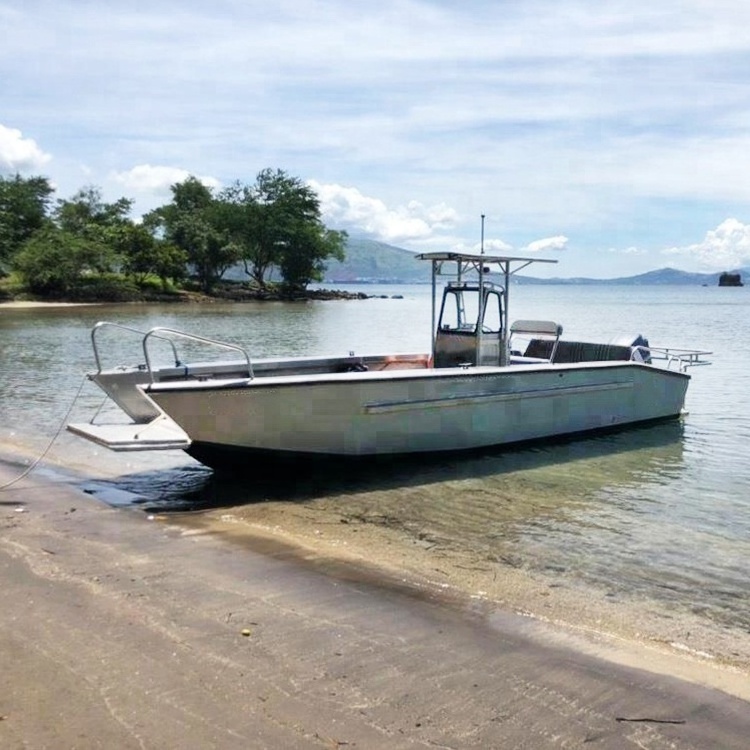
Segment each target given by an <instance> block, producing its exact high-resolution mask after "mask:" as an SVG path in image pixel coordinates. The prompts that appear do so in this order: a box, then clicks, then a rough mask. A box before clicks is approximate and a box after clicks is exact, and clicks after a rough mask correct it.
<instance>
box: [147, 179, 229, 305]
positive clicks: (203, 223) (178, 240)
mask: <svg viewBox="0 0 750 750" xmlns="http://www.w3.org/2000/svg"><path fill="white" fill-rule="evenodd" d="M171 189H172V202H171V203H169V204H168V205H166V206H162V207H161V208H158V209H156V210H155V211H153V212H151V214H149V215H148V216H147V217H146V218H145V220H144V221H145V222H146V223H147V224H148V225H149V226H151V227H153V228H154V229H155V231H156V232H157V233H158V234H160V235H161V236H162V237H163V239H165V240H166V241H167V242H169V243H171V244H172V245H174V246H175V247H177V248H179V249H180V250H182V251H184V252H185V254H186V256H187V259H188V263H189V264H190V266H191V267H192V269H193V270H194V272H195V274H196V276H197V277H198V281H199V283H200V285H201V288H202V289H203V290H204V291H205V292H210V291H211V289H212V288H213V286H214V284H215V283H216V282H217V281H218V280H219V279H220V278H221V277H222V276H223V275H224V273H225V272H226V271H227V269H229V268H230V267H231V266H232V265H234V264H235V263H237V261H238V260H239V259H240V252H239V248H238V246H237V245H236V243H234V242H232V241H231V239H230V235H229V233H228V231H227V229H226V226H225V222H224V220H223V219H222V206H221V205H220V203H219V202H218V201H217V200H216V198H214V195H213V192H212V191H211V189H210V188H208V187H206V186H205V185H204V184H203V183H201V182H200V180H198V179H197V178H196V177H192V176H191V177H188V178H187V179H186V180H185V181H184V182H181V183H178V184H176V185H172V188H171Z"/></svg>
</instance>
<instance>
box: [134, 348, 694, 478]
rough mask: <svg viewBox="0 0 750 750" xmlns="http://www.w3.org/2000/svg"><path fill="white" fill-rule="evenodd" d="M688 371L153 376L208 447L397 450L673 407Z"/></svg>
mask: <svg viewBox="0 0 750 750" xmlns="http://www.w3.org/2000/svg"><path fill="white" fill-rule="evenodd" d="M689 380H690V376H689V375H687V374H685V373H684V372H679V371H671V370H664V369H661V368H654V367H651V366H649V365H644V364H640V363H636V362H600V363H585V364H576V365H559V364H558V365H535V366H534V365H513V366H507V367H471V368H467V369H463V368H458V369H455V368H451V369H444V370H440V369H438V370H423V371H394V372H361V373H360V372H356V373H341V374H328V375H312V376H310V375H308V376H304V377H302V376H286V377H265V378H256V379H246V380H241V381H240V380H237V381H228V382H221V383H217V382H207V383H200V382H198V383H196V382H186V383H174V384H170V383H156V384H153V385H150V386H147V387H146V388H145V389H144V390H145V393H146V394H147V395H148V397H150V398H151V399H153V401H154V402H155V403H156V404H157V405H158V406H159V408H160V409H162V410H163V411H164V412H165V413H166V414H167V415H169V417H170V418H171V419H172V420H174V422H176V423H177V424H178V425H179V426H180V427H181V428H182V429H183V430H184V431H185V432H186V433H187V434H188V435H189V436H190V438H191V440H192V446H193V451H194V452H195V453H200V454H201V461H204V462H207V463H210V460H206V458H207V457H208V458H209V459H210V454H211V453H215V454H217V455H218V454H220V453H221V452H226V453H232V454H234V455H238V454H239V453H241V452H242V451H246V452H249V453H256V454H257V453H261V454H262V453H274V454H288V455H295V454H296V455H308V456H311V457H314V456H315V455H320V456H324V455H325V456H341V457H367V456H389V455H391V456H394V455H402V454H412V453H428V452H430V453H434V452H442V451H460V450H470V449H477V448H484V447H489V446H495V445H504V444H509V443H516V442H523V441H528V440H535V439H542V438H550V437H555V436H560V435H566V434H574V433H585V432H589V431H597V430H602V429H611V428H615V427H619V426H624V425H628V424H635V423H639V422H646V421H652V420H658V419H664V418H668V417H673V416H678V415H679V414H680V413H681V411H682V409H683V406H684V400H685V394H686V391H687V386H688V382H689Z"/></svg>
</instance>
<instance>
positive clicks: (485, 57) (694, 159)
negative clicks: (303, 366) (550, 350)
mask: <svg viewBox="0 0 750 750" xmlns="http://www.w3.org/2000/svg"><path fill="white" fill-rule="evenodd" d="M749 70H750V3H747V2H745V1H744V0H680V1H679V2H676V1H673V0H659V2H653V0H651V2H643V1H642V0H630V1H629V2H625V1H622V2H621V1H610V0H577V1H574V2H561V1H559V0H557V1H554V2H544V1H540V0H524V1H523V2H520V1H518V0H517V1H516V2H504V1H503V0H495V1H490V0H431V1H426V0H422V1H421V2H415V1H411V0H379V1H378V2H377V3H371V2H367V3H365V2H353V1H352V0H277V1H276V2H268V1H267V0H265V1H263V2H259V1H257V0H212V2H197V0H171V1H167V0H149V1H148V2H143V0H130V2H127V3H123V2H114V1H113V0H98V1H95V0H48V1H39V0H22V1H21V0H0V173H3V174H9V173H15V172H20V173H21V174H22V175H32V174H42V175H45V176H47V177H49V178H50V179H51V181H52V183H53V184H54V185H55V186H56V188H57V197H60V198H67V197H70V196H72V195H73V193H75V192H76V191H77V190H78V189H80V188H81V187H84V186H89V185H94V186H98V187H100V188H101V189H102V191H103V193H104V197H105V199H107V200H115V199H117V198H119V197H122V196H125V197H128V198H132V199H134V201H135V214H136V215H139V214H141V213H143V212H145V211H148V210H149V209H151V208H154V207H155V206H158V205H161V204H163V203H165V202H168V200H169V198H170V191H169V186H170V185H171V184H174V183H175V182H178V181H180V180H182V179H184V178H185V177H186V176H187V175H188V174H193V175H196V176H197V177H199V178H201V179H202V180H204V181H205V182H206V184H209V185H212V186H217V187H219V186H222V185H227V184H229V183H231V182H233V181H235V180H240V181H242V182H245V183H252V182H254V180H255V176H256V174H257V173H258V172H259V171H260V170H261V169H264V168H266V167H271V168H274V169H276V168H280V169H284V170H285V171H287V172H288V173H289V174H291V175H294V176H296V177H300V178H301V179H303V180H306V181H309V183H310V184H311V185H312V186H313V187H314V188H315V189H316V190H317V191H318V194H319V195H320V198H321V202H322V207H323V211H324V220H325V221H326V223H327V224H328V225H329V226H331V227H334V228H339V229H346V230H347V231H349V232H350V234H352V235H364V236H367V237H371V238H373V239H378V240H381V241H384V242H388V243H390V244H394V245H398V246H401V247H406V248H409V249H413V250H441V249H451V248H462V249H470V248H473V247H475V246H476V245H477V243H478V242H479V237H480V216H481V215H482V214H484V215H485V216H486V220H485V247H486V248H488V249H490V250H495V251H507V252H509V253H513V254H527V253H528V254H534V253H536V254H537V255H539V256H544V257H555V258H558V259H559V261H560V263H559V265H558V266H552V267H544V266H539V268H540V269H546V268H549V269H554V270H549V271H546V270H543V271H540V273H539V275H545V273H546V275H560V276H591V277H599V278H610V277H614V276H622V275H631V274H635V273H640V272H643V271H648V270H653V269H656V268H662V267H665V266H672V267H676V268H682V269H685V270H695V271H715V270H730V269H732V268H735V267H738V266H741V265H745V264H748V265H750V79H749V78H748V71H749Z"/></svg>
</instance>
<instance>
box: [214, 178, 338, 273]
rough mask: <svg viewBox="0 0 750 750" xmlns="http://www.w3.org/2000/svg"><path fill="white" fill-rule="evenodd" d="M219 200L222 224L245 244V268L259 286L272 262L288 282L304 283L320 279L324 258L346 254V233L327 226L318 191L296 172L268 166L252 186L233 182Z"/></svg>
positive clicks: (243, 253) (241, 246)
mask: <svg viewBox="0 0 750 750" xmlns="http://www.w3.org/2000/svg"><path fill="white" fill-rule="evenodd" d="M220 201H221V203H222V205H223V206H224V211H225V213H224V214H223V218H224V222H223V225H224V226H225V228H226V229H227V231H228V232H230V234H231V236H232V238H233V240H234V241H235V243H236V244H237V245H238V246H239V248H240V249H241V252H242V258H243V261H244V263H245V270H246V272H247V273H248V275H250V276H251V277H252V278H253V279H254V280H255V281H256V282H257V283H258V284H260V285H261V286H264V285H265V283H266V275H267V273H268V271H269V269H270V268H271V267H272V266H277V267H278V268H280V269H281V272H282V276H283V278H284V283H285V284H286V285H287V286H290V287H293V288H304V287H305V286H307V284H309V283H310V282H311V281H313V280H316V279H319V278H321V275H322V272H323V270H324V268H325V260H326V259H328V258H330V257H335V258H339V259H343V248H344V240H345V237H346V235H345V234H343V233H340V232H331V231H329V230H327V229H326V228H325V226H324V225H323V223H322V221H321V219H320V201H319V200H318V197H317V195H316V193H315V191H314V190H313V189H312V188H311V187H309V186H308V185H305V184H304V183H303V182H302V180H300V179H299V178H298V177H291V176H290V175H288V174H287V173H286V172H284V171H283V170H281V169H277V170H272V169H264V170H262V171H261V172H259V173H258V175H257V177H256V180H255V184H254V185H252V186H243V185H242V184H241V183H235V184H234V185H233V186H231V187H230V188H228V189H226V190H225V191H223V192H222V193H221V195H220Z"/></svg>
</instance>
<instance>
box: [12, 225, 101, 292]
mask: <svg viewBox="0 0 750 750" xmlns="http://www.w3.org/2000/svg"><path fill="white" fill-rule="evenodd" d="M109 265H110V260H109V258H108V257H106V253H104V254H103V252H102V248H101V246H100V245H99V244H98V243H92V242H90V241H89V240H87V239H85V238H83V237H80V236H77V235H75V234H73V233H71V232H66V231H65V230H62V229H59V228H58V227H56V226H55V225H53V224H49V225H47V226H46V227H44V228H43V229H40V230H39V231H38V232H35V233H34V235H33V236H32V237H31V238H29V239H28V240H27V241H26V243H25V244H24V246H23V247H22V248H21V250H19V251H18V253H16V255H15V258H14V263H13V266H14V268H15V270H16V271H17V272H18V273H19V274H20V276H21V278H22V279H23V280H24V283H25V284H26V286H27V287H28V288H29V290H30V291H31V292H34V293H36V294H41V295H45V296H52V297H64V296H70V295H71V293H73V292H74V291H75V289H76V288H77V287H78V286H79V285H80V282H81V280H82V278H83V277H84V276H85V275H86V274H102V273H105V272H106V271H107V270H109Z"/></svg>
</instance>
